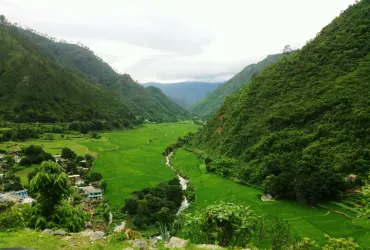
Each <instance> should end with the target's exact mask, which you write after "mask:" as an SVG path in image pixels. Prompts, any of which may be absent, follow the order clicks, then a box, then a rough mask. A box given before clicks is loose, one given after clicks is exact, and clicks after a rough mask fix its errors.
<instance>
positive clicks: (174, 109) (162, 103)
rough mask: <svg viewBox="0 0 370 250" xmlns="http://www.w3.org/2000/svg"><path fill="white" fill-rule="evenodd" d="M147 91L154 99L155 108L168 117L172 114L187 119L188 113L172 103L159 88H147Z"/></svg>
mask: <svg viewBox="0 0 370 250" xmlns="http://www.w3.org/2000/svg"><path fill="white" fill-rule="evenodd" d="M147 91H149V93H150V94H151V96H153V97H154V99H155V100H156V104H157V106H159V107H161V108H162V109H163V110H165V111H166V112H167V114H168V116H169V117H170V116H171V115H172V114H177V115H178V117H189V113H188V112H187V111H186V110H184V109H183V108H182V107H180V106H179V105H177V104H176V103H173V101H171V100H170V99H169V98H168V97H167V96H166V95H165V94H164V93H163V92H162V91H161V90H160V89H159V88H157V87H154V86H150V87H147Z"/></svg>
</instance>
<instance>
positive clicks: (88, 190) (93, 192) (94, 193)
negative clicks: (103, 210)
mask: <svg viewBox="0 0 370 250" xmlns="http://www.w3.org/2000/svg"><path fill="white" fill-rule="evenodd" d="M79 191H80V193H84V194H85V195H86V196H87V198H89V199H96V200H101V199H103V191H102V190H101V189H100V188H94V187H93V186H86V187H80V188H79Z"/></svg>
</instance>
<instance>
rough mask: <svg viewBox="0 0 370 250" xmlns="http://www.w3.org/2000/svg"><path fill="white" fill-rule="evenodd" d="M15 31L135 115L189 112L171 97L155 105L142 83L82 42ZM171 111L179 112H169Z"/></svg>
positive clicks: (165, 117) (166, 116)
mask: <svg viewBox="0 0 370 250" xmlns="http://www.w3.org/2000/svg"><path fill="white" fill-rule="evenodd" d="M12 29H13V30H14V32H17V33H18V34H19V35H20V36H22V37H24V39H27V40H29V41H31V42H34V43H36V44H37V45H38V51H39V52H40V53H41V54H43V55H44V56H46V57H48V58H52V59H54V60H56V61H58V62H59V63H61V64H63V65H64V66H66V67H69V68H71V69H73V70H74V71H75V72H76V73H77V74H79V75H80V76H81V77H83V78H85V80H86V81H88V82H90V83H95V84H103V85H105V86H107V87H108V88H110V89H113V90H115V91H118V92H119V94H120V96H121V99H122V100H123V101H124V102H125V103H126V104H127V106H128V107H129V108H130V109H131V110H132V111H133V113H134V114H135V115H137V116H140V117H142V118H145V119H150V120H152V121H158V122H162V121H176V120H177V119H185V118H188V113H187V112H185V110H183V109H182V108H180V110H178V108H179V107H178V106H177V105H176V104H175V103H174V102H172V101H171V100H167V101H166V105H158V103H160V102H161V101H162V100H163V98H165V97H162V98H161V100H157V99H156V98H157V97H158V96H153V95H151V93H150V92H149V91H147V90H146V89H145V88H144V87H143V86H141V85H140V84H138V83H136V82H135V81H133V80H132V78H131V77H130V75H128V74H123V75H121V74H118V73H117V72H115V71H114V70H113V69H112V67H111V66H110V65H109V64H107V63H106V62H104V61H103V60H102V59H101V58H99V57H97V56H96V55H95V54H94V52H92V51H91V50H90V49H89V48H87V47H85V46H83V45H80V46H79V45H75V44H68V43H65V42H55V41H53V40H52V39H49V38H47V37H45V36H42V35H39V34H36V33H35V31H30V30H24V29H22V28H19V27H14V26H13V27H12ZM171 110H177V111H178V112H175V113H172V112H171Z"/></svg>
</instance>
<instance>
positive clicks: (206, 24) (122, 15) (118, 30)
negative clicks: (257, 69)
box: [0, 0, 354, 82]
mask: <svg viewBox="0 0 370 250" xmlns="http://www.w3.org/2000/svg"><path fill="white" fill-rule="evenodd" d="M353 2H354V0H341V1H338V0H325V1H322V0H311V1H306V0H281V1H276V0H260V1H257V0H253V1H252V0H217V1H215V0H176V1H174V0H153V1H146V0H105V1H97V0H79V1H75V0H63V1H62V0H53V1H50V0H33V1H29V0H0V12H1V13H2V14H4V15H5V16H6V17H7V18H8V19H9V20H11V21H12V22H18V23H21V24H22V25H25V26H29V27H32V28H34V29H36V30H39V31H40V32H43V33H47V34H49V35H51V36H54V37H57V38H64V39H66V40H68V41H81V42H82V43H83V44H85V45H87V46H89V47H90V48H91V49H93V50H94V51H95V52H96V53H97V54H98V55H99V56H101V57H102V58H103V59H104V60H106V61H107V62H109V63H110V64H111V65H112V66H113V67H114V68H115V69H117V70H119V71H120V72H125V73H129V74H131V75H132V76H133V78H134V79H137V80H139V81H140V82H145V81H154V80H155V81H165V82H173V81H181V80H210V81H220V80H225V79H227V78H229V77H230V76H232V75H233V74H234V73H237V72H238V71H240V70H241V69H242V68H243V67H244V66H246V65H247V64H249V63H252V62H257V61H258V60H260V59H262V58H263V57H265V56H267V55H268V54H273V53H279V52H281V51H282V48H283V47H284V45H286V44H291V45H293V47H296V48H299V47H301V46H302V45H304V44H305V43H306V41H307V40H309V39H311V38H313V37H314V36H315V35H316V33H318V32H319V31H320V30H321V29H322V28H323V27H324V26H325V25H327V24H328V23H330V21H331V20H332V19H333V18H334V17H335V16H338V15H339V14H340V11H341V10H344V9H346V8H347V6H348V5H349V4H352V3H353Z"/></svg>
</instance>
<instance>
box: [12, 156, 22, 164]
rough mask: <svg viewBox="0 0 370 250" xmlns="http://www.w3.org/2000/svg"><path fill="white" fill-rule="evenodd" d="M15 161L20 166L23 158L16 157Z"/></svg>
mask: <svg viewBox="0 0 370 250" xmlns="http://www.w3.org/2000/svg"><path fill="white" fill-rule="evenodd" d="M14 161H15V163H17V164H19V163H20V162H21V157H20V156H19V155H14Z"/></svg>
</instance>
